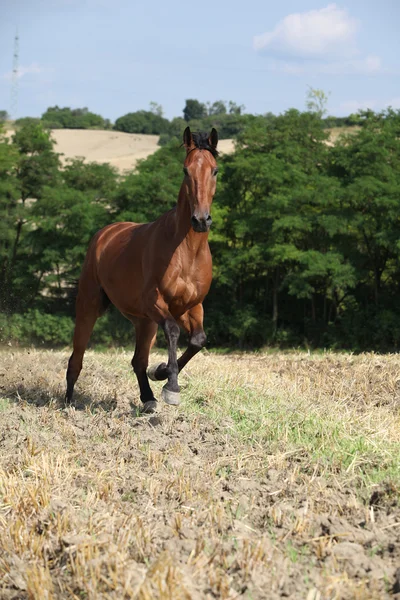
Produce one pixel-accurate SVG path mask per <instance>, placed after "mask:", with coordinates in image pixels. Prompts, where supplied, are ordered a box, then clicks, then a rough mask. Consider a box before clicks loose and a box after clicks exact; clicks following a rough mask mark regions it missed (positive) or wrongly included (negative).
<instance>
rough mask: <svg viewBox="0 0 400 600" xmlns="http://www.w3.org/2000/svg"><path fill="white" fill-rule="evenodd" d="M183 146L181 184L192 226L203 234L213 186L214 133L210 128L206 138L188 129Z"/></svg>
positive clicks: (214, 182)
mask: <svg viewBox="0 0 400 600" xmlns="http://www.w3.org/2000/svg"><path fill="white" fill-rule="evenodd" d="M183 144H184V146H185V148H186V159H185V163H184V167H183V172H184V173H185V179H184V182H183V184H184V186H186V196H187V198H188V200H189V202H190V209H191V222H192V227H193V229H194V231H197V232H198V233H204V232H205V231H209V229H210V227H211V223H212V219H211V215H210V211H211V204H212V201H213V197H214V194H215V187H216V183H217V173H218V168H217V163H216V160H215V157H216V156H218V152H217V144H218V133H217V131H216V130H215V129H214V128H213V129H212V130H211V133H210V135H207V133H192V132H191V131H190V127H186V129H185V131H184V134H183Z"/></svg>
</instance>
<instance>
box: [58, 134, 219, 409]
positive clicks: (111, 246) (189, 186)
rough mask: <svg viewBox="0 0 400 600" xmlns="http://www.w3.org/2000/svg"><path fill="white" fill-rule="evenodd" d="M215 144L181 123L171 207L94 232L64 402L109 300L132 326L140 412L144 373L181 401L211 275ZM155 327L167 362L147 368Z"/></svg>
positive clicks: (149, 397)
mask: <svg viewBox="0 0 400 600" xmlns="http://www.w3.org/2000/svg"><path fill="white" fill-rule="evenodd" d="M217 144H218V134H217V131H216V130H215V129H214V128H213V129H212V130H211V133H210V134H209V135H207V133H192V132H191V131H190V128H189V127H186V129H185V131H184V134H183V145H184V146H185V148H186V158H185V161H184V166H183V172H184V179H183V182H182V185H181V188H180V191H179V195H178V202H177V204H176V206H175V207H174V208H173V209H172V210H170V211H168V212H166V213H164V214H163V215H161V216H160V217H159V218H158V219H156V220H155V221H153V222H152V223H126V222H125V223H113V224H111V225H107V226H106V227H104V228H103V229H101V230H100V231H98V232H97V233H96V234H95V235H94V237H93V238H92V240H91V242H90V245H89V248H88V251H87V255H86V258H85V261H84V264H83V267H82V273H81V276H80V279H79V287H78V296H77V300H76V320H75V331H74V340H73V352H72V355H71V357H70V359H69V362H68V369H67V392H66V402H67V403H70V402H71V401H72V396H73V391H74V385H75V383H76V380H77V379H78V377H79V374H80V372H81V369H82V362H83V355H84V353H85V350H86V346H87V344H88V342H89V338H90V335H91V333H92V330H93V327H94V324H95V322H96V320H97V319H98V318H99V317H100V316H101V315H102V314H104V312H105V310H106V309H107V307H108V305H109V304H110V303H112V304H114V306H116V308H117V309H118V310H119V311H120V312H121V313H122V314H123V315H124V316H125V317H127V318H128V319H129V320H130V321H131V322H132V323H133V325H134V327H135V331H136V345H135V353H134V356H133V359H132V363H131V364H132V367H133V370H134V372H135V374H136V377H137V380H138V384H139V388H140V399H141V401H142V403H143V407H142V411H143V412H154V411H155V410H156V408H157V406H158V405H157V401H156V399H155V398H154V395H153V392H152V390H151V387H150V385H149V380H148V377H149V378H150V379H152V380H154V381H156V380H158V381H161V380H165V379H167V380H168V381H167V383H166V384H165V385H164V387H163V388H162V391H161V397H162V399H163V400H164V401H165V402H166V403H167V404H172V405H178V404H179V403H180V393H179V392H180V388H179V385H178V373H179V371H180V370H181V369H183V367H184V366H185V365H186V364H187V363H188V362H189V360H190V359H191V358H193V356H194V355H195V354H197V352H199V351H200V350H201V349H202V348H203V346H204V345H205V343H206V335H205V333H204V329H203V300H204V298H205V297H206V295H207V293H208V291H209V289H210V285H211V278H212V259H211V253H210V248H209V245H208V232H209V230H210V226H211V222H212V219H211V215H210V211H211V204H212V200H213V196H214V194H215V189H216V178H217V177H216V176H217V173H218V168H217V163H216V160H215V159H216V157H217V156H218V151H217ZM158 326H161V327H162V329H163V330H164V334H165V338H166V341H167V347H168V362H167V364H165V363H161V364H159V365H155V366H153V367H151V368H150V369H148V370H147V368H148V362H149V352H150V349H151V347H152V346H153V344H154V342H155V338H156V334H157V329H158ZM181 327H182V328H183V329H184V330H186V331H187V332H188V333H189V345H188V348H187V349H186V351H185V352H184V353H183V354H182V356H181V357H180V358H179V359H177V345H178V338H179V334H180V328H181Z"/></svg>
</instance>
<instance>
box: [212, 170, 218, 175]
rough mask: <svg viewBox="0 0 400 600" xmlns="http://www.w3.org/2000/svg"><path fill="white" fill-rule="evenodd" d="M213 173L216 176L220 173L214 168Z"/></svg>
mask: <svg viewBox="0 0 400 600" xmlns="http://www.w3.org/2000/svg"><path fill="white" fill-rule="evenodd" d="M213 175H214V177H216V176H217V175H218V169H214V173H213Z"/></svg>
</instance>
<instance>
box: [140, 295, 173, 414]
mask: <svg viewBox="0 0 400 600" xmlns="http://www.w3.org/2000/svg"><path fill="white" fill-rule="evenodd" d="M149 317H150V318H151V319H153V321H155V322H156V323H158V324H159V325H160V326H161V327H162V328H163V331H164V334H165V339H166V341H167V347H168V363H167V364H166V365H165V373H166V377H165V379H168V381H167V383H166V384H165V385H164V387H163V389H162V391H161V397H162V399H163V400H164V401H165V402H166V403H167V404H175V405H178V404H179V403H180V394H179V391H180V390H179V385H178V373H179V366H178V360H177V355H176V353H177V348H178V339H179V334H180V329H179V325H178V323H177V322H176V320H175V319H174V318H173V316H172V315H171V313H170V312H169V309H168V305H167V304H166V302H165V301H164V300H163V298H162V296H161V295H160V294H158V297H157V301H156V302H155V303H154V304H153V308H152V310H151V311H149ZM153 371H154V369H149V370H148V372H147V374H148V376H149V377H150V379H153V380H157V379H159V378H158V377H156V376H155V375H154V373H153ZM163 379H164V378H163Z"/></svg>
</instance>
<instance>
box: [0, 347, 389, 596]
mask: <svg viewBox="0 0 400 600" xmlns="http://www.w3.org/2000/svg"><path fill="white" fill-rule="evenodd" d="M67 357H68V353H67V352H51V351H38V350H21V351H18V350H14V349H13V348H8V349H7V350H5V351H2V352H1V353H0V598H2V599H4V600H11V599H14V600H17V599H18V600H22V599H29V600H39V599H40V600H44V599H45V600H46V599H47V600H49V599H51V598H62V599H82V598H87V599H90V600H91V599H93V600H94V599H98V598H100V599H103V598H104V599H115V600H116V599H124V598H127V599H130V598H135V599H138V600H152V599H163V600H164V599H170V600H172V599H173V600H180V599H184V600H189V599H193V600H197V599H199V600H200V599H213V598H221V599H227V600H228V599H231V600H233V599H239V598H240V599H248V600H261V599H271V600H275V599H278V598H294V599H296V600H297V599H304V600H325V599H327V600H334V599H335V600H336V599H353V598H354V599H358V600H368V599H376V600H382V599H385V598H391V599H392V598H396V597H397V598H399V597H400V594H399V592H400V569H399V567H400V506H399V488H400V357H399V356H396V355H390V356H377V355H371V354H365V355H360V356H350V355H337V354H320V355H312V354H311V355H307V354H301V353H295V352H292V353H276V354H242V355H230V356H217V355H213V354H210V353H203V354H201V355H199V356H198V357H196V358H195V359H194V360H193V361H192V363H191V364H190V365H189V367H188V368H187V371H186V372H183V373H182V374H181V377H180V380H181V385H182V399H183V403H182V405H181V406H180V407H178V408H175V407H170V406H166V405H162V406H160V410H159V412H158V413H156V414H154V415H147V416H141V415H140V413H139V411H138V409H137V406H138V403H139V399H138V390H137V386H136V382H135V381H134V378H133V375H132V373H131V368H130V364H129V362H130V354H129V353H127V352H125V351H112V352H111V351H110V352H107V353H95V352H88V353H87V355H86V360H85V365H84V370H83V372H82V375H81V378H80V380H79V382H78V384H77V388H76V389H77V397H76V407H75V408H71V407H69V408H65V407H64V406H63V404H62V397H63V391H64V376H65V367H66V362H67ZM160 358H161V357H160V355H157V354H156V353H155V354H153V355H152V361H153V362H156V361H157V360H160ZM161 385H162V384H161V383H160V384H154V389H155V390H156V391H157V394H159V392H160V389H161Z"/></svg>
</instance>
